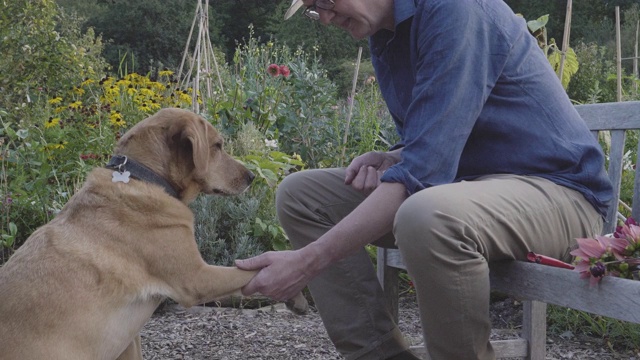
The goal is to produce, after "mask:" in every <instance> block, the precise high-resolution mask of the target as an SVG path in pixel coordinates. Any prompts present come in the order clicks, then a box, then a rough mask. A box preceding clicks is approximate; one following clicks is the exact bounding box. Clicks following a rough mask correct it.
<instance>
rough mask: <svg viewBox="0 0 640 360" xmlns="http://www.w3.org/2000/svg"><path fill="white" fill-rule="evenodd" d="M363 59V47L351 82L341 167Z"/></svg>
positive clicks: (359, 51) (359, 52)
mask: <svg viewBox="0 0 640 360" xmlns="http://www.w3.org/2000/svg"><path fill="white" fill-rule="evenodd" d="M361 58H362V46H361V47H359V48H358V60H357V61H356V70H355V71H354V73H353V81H352V82H351V101H349V113H348V114H347V127H346V129H345V130H344V136H343V137H342V155H341V156H340V167H342V166H343V164H344V157H345V152H346V150H347V139H348V138H349V126H350V124H351V116H352V114H353V103H354V101H355V97H356V85H357V84H358V73H359V72H360V59H361Z"/></svg>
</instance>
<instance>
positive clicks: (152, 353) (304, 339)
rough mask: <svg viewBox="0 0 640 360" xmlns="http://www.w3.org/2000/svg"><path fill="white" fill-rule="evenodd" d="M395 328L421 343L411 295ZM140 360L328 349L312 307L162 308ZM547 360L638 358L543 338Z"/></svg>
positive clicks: (500, 334) (216, 359) (498, 329)
mask: <svg viewBox="0 0 640 360" xmlns="http://www.w3.org/2000/svg"><path fill="white" fill-rule="evenodd" d="M520 312H521V305H519V303H518V302H517V301H513V300H511V299H508V298H507V299H503V300H500V301H496V302H494V304H493V305H492V309H491V313H492V322H493V326H494V329H495V330H494V333H493V335H492V338H495V339H507V338H513V337H515V336H517V334H518V331H519V326H520V325H519V320H517V319H518V315H519V314H520ZM400 318H401V321H400V328H401V330H402V331H403V333H404V334H405V337H406V338H407V340H408V341H409V342H410V343H411V344H412V345H419V344H421V343H422V335H421V326H420V322H419V317H418V312H417V306H416V303H415V299H414V298H413V297H412V295H410V294H409V295H405V296H403V297H402V298H401V299H400ZM141 336H142V346H143V356H144V358H145V359H148V360H151V359H154V360H155V359H157V360H169V359H190V360H245V359H261V360H316V359H317V360H333V359H343V358H342V357H341V356H340V355H339V354H338V353H337V352H336V351H335V349H334V348H333V345H332V344H331V342H330V341H329V338H328V337H327V334H326V332H325V330H324V327H323V326H322V322H321V320H320V318H319V316H318V313H317V312H316V311H315V309H314V308H313V307H312V308H311V311H310V312H309V314H307V315H302V316H300V315H295V314H293V313H291V312H290V311H289V310H287V309H286V308H285V306H284V305H283V304H271V305H266V306H263V307H260V308H256V309H247V308H244V309H237V308H231V307H194V308H191V309H184V308H181V307H180V306H178V305H165V306H164V307H163V308H162V309H160V310H159V311H157V312H156V314H154V316H153V317H152V318H151V320H150V321H149V322H148V323H147V325H146V326H145V327H144V329H143V331H142V333H141ZM547 359H548V360H592V359H593V360H595V359H597V360H618V359H620V360H621V359H625V360H640V354H638V353H633V352H632V351H628V350H617V351H616V350H612V349H609V348H608V347H607V346H605V344H604V342H603V341H602V340H600V339H596V338H592V337H588V336H582V335H579V334H570V333H565V334H562V337H553V336H551V337H549V339H548V341H547Z"/></svg>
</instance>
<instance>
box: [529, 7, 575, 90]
mask: <svg viewBox="0 0 640 360" xmlns="http://www.w3.org/2000/svg"><path fill="white" fill-rule="evenodd" d="M548 21H549V15H543V16H541V17H539V18H538V19H536V20H530V21H528V22H527V26H528V28H529V31H530V32H531V34H533V36H534V37H535V38H536V40H538V46H540V48H541V49H542V51H543V52H544V55H545V56H546V57H547V60H549V63H550V64H551V66H552V67H553V69H554V70H555V72H556V74H558V76H560V63H561V61H562V57H563V55H564V68H563V71H562V79H560V80H561V81H562V86H564V88H565V89H566V88H567V87H568V86H569V82H570V81H571V77H572V76H573V75H574V74H575V73H576V72H577V71H578V69H579V67H580V65H579V64H578V58H577V57H576V53H575V52H574V51H573V49H572V48H570V47H569V48H567V51H566V52H563V51H562V50H561V49H560V48H559V47H558V45H556V41H555V39H553V38H551V39H549V38H548V37H547V29H546V25H547V22H548Z"/></svg>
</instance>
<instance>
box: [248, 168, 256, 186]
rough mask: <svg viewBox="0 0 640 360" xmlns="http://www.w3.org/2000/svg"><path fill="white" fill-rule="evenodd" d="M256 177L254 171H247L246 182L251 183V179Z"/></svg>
mask: <svg viewBox="0 0 640 360" xmlns="http://www.w3.org/2000/svg"><path fill="white" fill-rule="evenodd" d="M255 178H256V175H255V174H254V173H252V172H251V171H247V184H251V183H252V182H253V179H255Z"/></svg>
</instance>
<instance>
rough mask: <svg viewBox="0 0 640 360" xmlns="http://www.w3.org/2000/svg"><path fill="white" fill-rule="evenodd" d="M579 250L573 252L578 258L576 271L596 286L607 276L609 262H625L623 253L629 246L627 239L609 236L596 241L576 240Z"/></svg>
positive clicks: (598, 237)
mask: <svg viewBox="0 0 640 360" xmlns="http://www.w3.org/2000/svg"><path fill="white" fill-rule="evenodd" d="M576 241H577V242H578V248H577V249H575V250H573V251H571V255H573V256H576V263H575V265H576V267H575V269H574V270H575V271H578V272H579V273H580V277H581V278H583V279H587V278H588V279H589V280H590V281H589V282H590V284H591V285H595V284H597V283H598V281H600V279H601V278H602V277H603V276H604V275H606V274H607V267H606V264H607V262H609V261H614V259H617V260H618V261H621V260H624V256H623V252H624V251H625V248H626V247H627V245H628V244H629V243H628V242H627V240H626V239H618V238H613V237H608V236H596V238H595V239H588V238H585V239H576Z"/></svg>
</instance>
